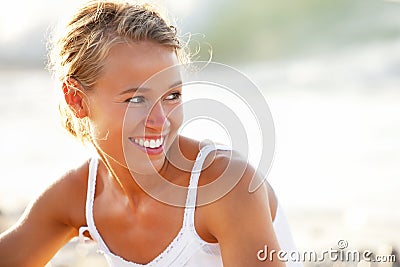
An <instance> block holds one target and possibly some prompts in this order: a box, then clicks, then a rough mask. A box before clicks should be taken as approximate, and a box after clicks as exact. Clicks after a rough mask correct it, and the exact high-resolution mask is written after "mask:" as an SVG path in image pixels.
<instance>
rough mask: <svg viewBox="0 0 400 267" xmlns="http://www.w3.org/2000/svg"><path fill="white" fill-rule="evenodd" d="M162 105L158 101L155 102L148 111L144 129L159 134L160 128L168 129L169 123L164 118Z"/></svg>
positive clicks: (164, 113) (165, 117)
mask: <svg viewBox="0 0 400 267" xmlns="http://www.w3.org/2000/svg"><path fill="white" fill-rule="evenodd" d="M166 115H167V114H166V112H165V110H164V107H163V105H162V104H161V102H160V101H157V102H156V103H155V104H154V105H153V106H152V107H151V108H150V111H149V115H148V116H147V118H146V123H145V125H146V128H151V129H154V130H156V131H157V132H161V131H162V128H163V127H164V128H165V127H168V125H169V121H168V119H167V116H166Z"/></svg>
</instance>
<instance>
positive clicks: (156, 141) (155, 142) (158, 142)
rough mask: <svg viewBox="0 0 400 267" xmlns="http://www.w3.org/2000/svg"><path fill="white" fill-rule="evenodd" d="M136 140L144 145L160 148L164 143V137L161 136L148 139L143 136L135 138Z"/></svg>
mask: <svg viewBox="0 0 400 267" xmlns="http://www.w3.org/2000/svg"><path fill="white" fill-rule="evenodd" d="M134 142H135V143H136V144H138V145H140V146H143V147H147V148H158V147H160V146H161V145H162V144H163V142H164V138H162V137H161V138H159V139H148V140H145V139H142V138H135V139H134Z"/></svg>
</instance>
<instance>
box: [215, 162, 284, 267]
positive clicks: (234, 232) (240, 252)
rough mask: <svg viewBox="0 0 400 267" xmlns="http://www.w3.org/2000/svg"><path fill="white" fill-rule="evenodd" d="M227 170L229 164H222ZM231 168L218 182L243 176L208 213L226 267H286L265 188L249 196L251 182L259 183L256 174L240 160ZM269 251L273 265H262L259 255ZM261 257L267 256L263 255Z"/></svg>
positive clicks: (265, 263) (269, 262) (269, 263)
mask: <svg viewBox="0 0 400 267" xmlns="http://www.w3.org/2000/svg"><path fill="white" fill-rule="evenodd" d="M225 161H226V159H225ZM223 165H225V166H226V163H225V164H223ZM229 165H230V167H229V166H228V168H227V169H226V171H225V173H224V174H223V175H222V176H221V177H220V178H219V179H231V178H232V177H233V175H236V176H237V175H238V174H242V176H241V177H240V180H239V182H238V183H237V184H236V186H235V187H234V188H233V189H232V190H231V191H230V192H229V193H227V194H226V195H225V196H224V197H222V198H221V199H219V200H218V201H216V202H214V203H212V204H211V205H210V207H209V208H208V210H209V218H212V219H211V220H210V221H209V223H208V228H209V232H210V233H211V234H212V235H213V236H214V237H215V238H216V239H217V240H218V243H219V244H220V247H221V253H222V260H223V263H224V266H227V267H231V266H271V267H272V266H274V267H275V266H279V267H281V266H285V263H284V262H281V261H279V260H278V258H277V252H278V251H279V249H280V248H279V244H278V241H277V238H276V236H275V232H274V228H273V225H272V219H271V211H270V207H269V202H268V189H267V187H266V185H265V184H263V185H262V186H260V188H258V189H257V190H256V191H255V192H253V193H249V191H248V188H249V184H250V181H251V180H252V179H253V177H254V176H255V177H254V179H260V177H259V176H257V174H256V173H255V170H254V169H253V168H252V167H251V166H250V165H248V164H247V162H243V161H242V160H241V159H239V158H237V157H236V158H234V159H231V160H230V163H229ZM265 246H267V247H268V254H269V253H270V252H271V251H272V250H275V251H276V253H275V254H274V256H273V261H272V262H271V261H270V259H268V258H267V259H266V260H265V261H261V260H259V259H258V257H257V254H258V252H259V251H260V250H265ZM260 256H265V253H264V252H263V253H261V255H260Z"/></svg>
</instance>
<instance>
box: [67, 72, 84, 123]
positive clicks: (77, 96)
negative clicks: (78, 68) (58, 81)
mask: <svg viewBox="0 0 400 267" xmlns="http://www.w3.org/2000/svg"><path fill="white" fill-rule="evenodd" d="M62 90H63V93H64V99H65V102H66V103H67V105H68V106H69V107H70V109H71V110H72V112H73V113H74V115H75V117H77V118H84V117H86V116H87V115H88V112H87V105H86V103H85V101H84V97H85V94H84V93H83V87H82V85H81V84H80V83H79V82H78V81H77V80H76V79H74V78H68V79H67V80H66V81H65V82H63V84H62Z"/></svg>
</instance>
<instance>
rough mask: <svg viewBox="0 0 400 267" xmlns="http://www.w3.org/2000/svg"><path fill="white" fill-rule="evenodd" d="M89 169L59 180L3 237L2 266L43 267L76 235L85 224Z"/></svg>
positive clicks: (0, 239) (81, 168)
mask: <svg viewBox="0 0 400 267" xmlns="http://www.w3.org/2000/svg"><path fill="white" fill-rule="evenodd" d="M87 165H88V164H87V162H85V163H83V164H82V165H81V166H79V167H77V168H74V169H72V170H70V171H68V172H67V173H65V174H64V175H63V176H62V177H60V178H59V179H57V180H56V181H55V182H54V183H53V184H52V185H50V186H49V187H48V188H47V189H46V190H44V191H43V193H42V194H40V195H39V196H38V197H37V198H36V199H35V200H34V201H32V202H31V204H30V205H29V206H28V207H27V209H26V210H25V212H24V214H23V215H22V217H21V218H20V220H19V221H18V222H17V223H16V224H14V225H13V226H12V227H11V228H9V229H8V230H6V231H5V232H3V233H1V234H0V265H1V266H44V265H45V263H46V262H48V260H49V259H50V258H51V257H53V255H54V254H55V253H56V252H57V251H58V250H59V249H60V248H61V247H62V246H63V245H64V244H65V243H66V242H68V240H70V239H71V238H72V237H73V236H76V235H77V233H78V228H79V227H80V225H82V224H84V223H85V222H84V221H85V209H84V207H85V195H86V193H85V191H86V187H87V182H86V181H85V180H86V179H85V176H87V172H88V170H87ZM15 251H18V252H19V253H15ZM10 255H12V256H10Z"/></svg>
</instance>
